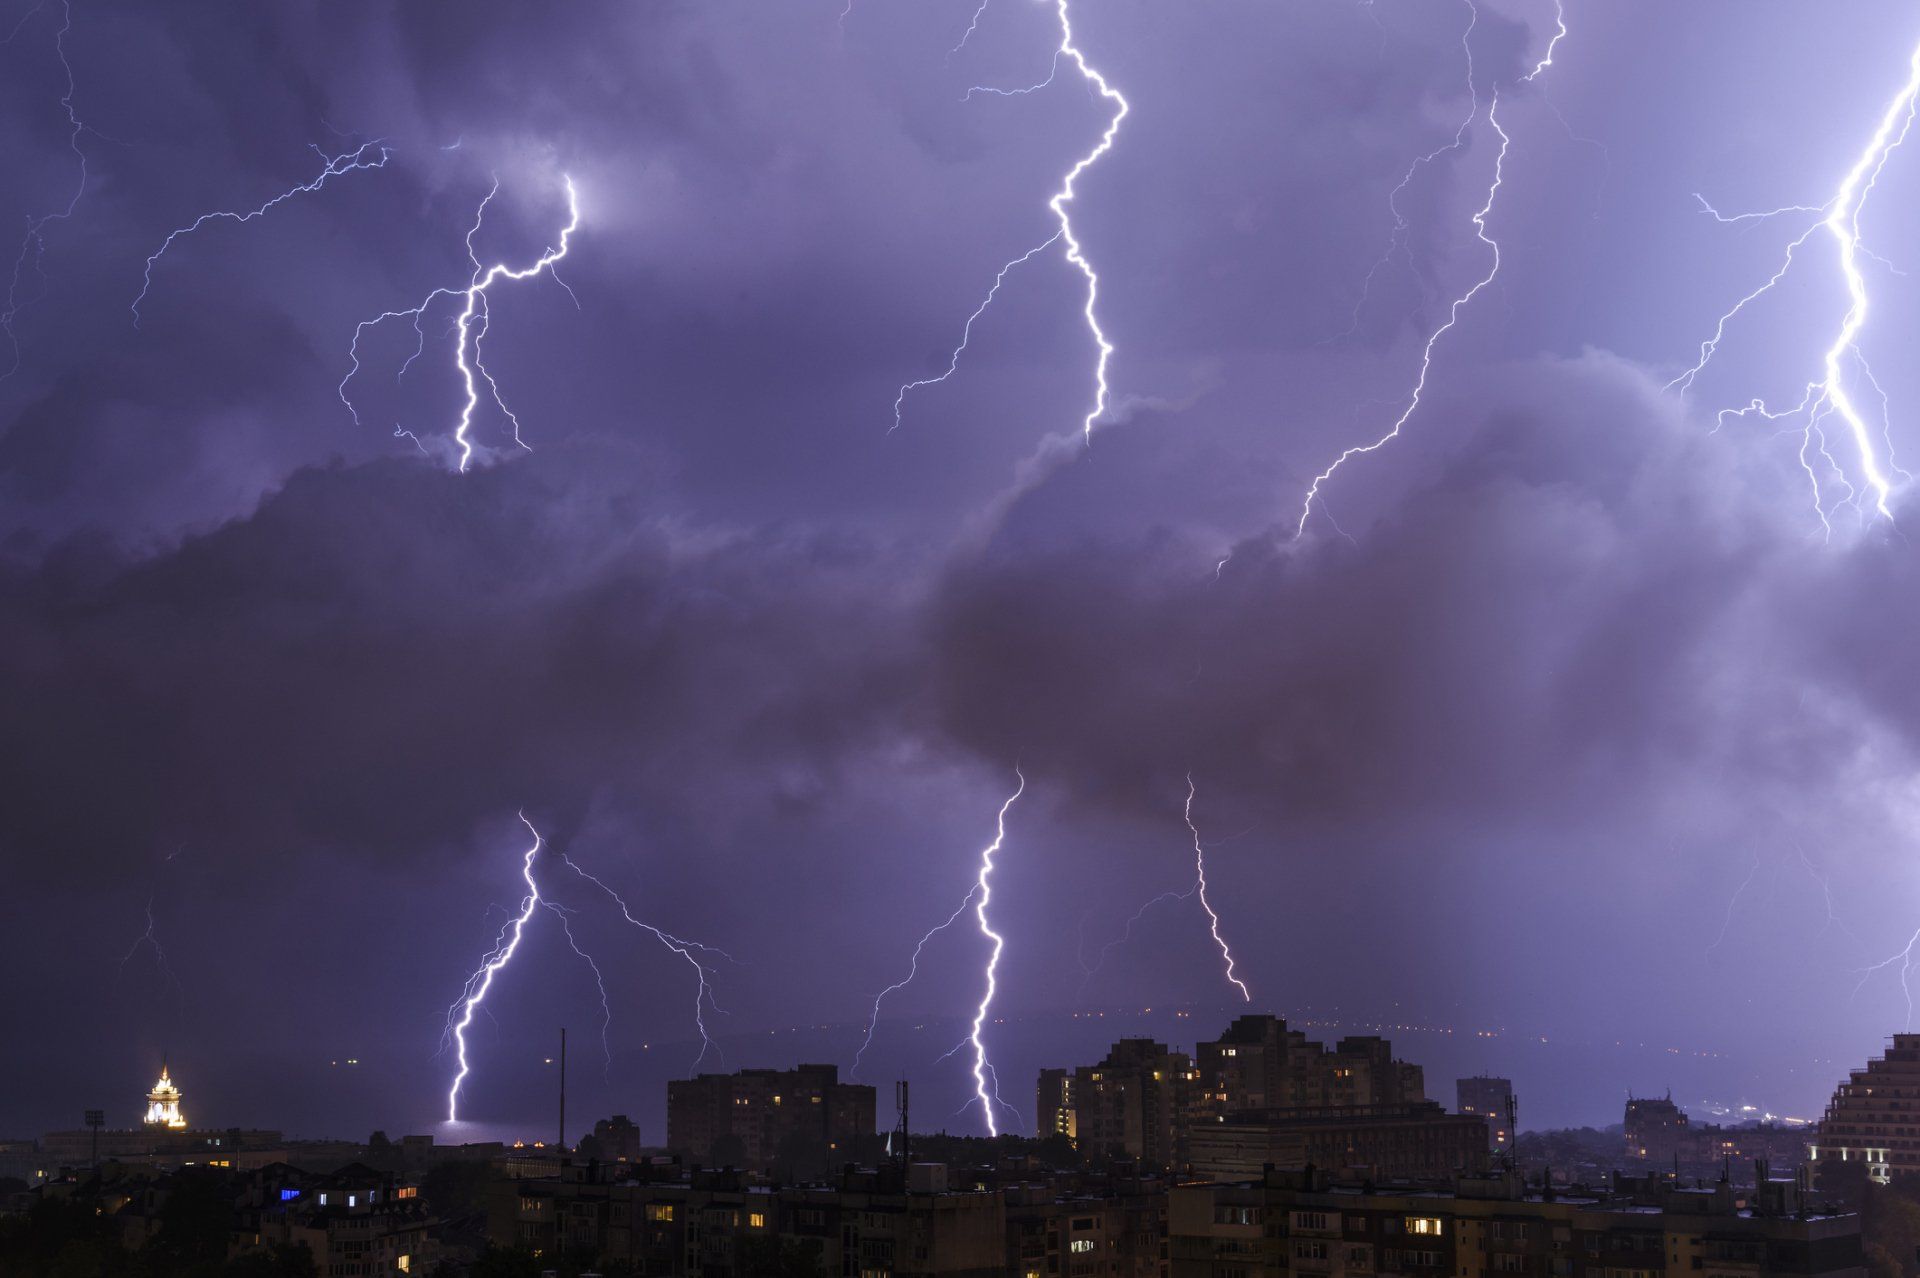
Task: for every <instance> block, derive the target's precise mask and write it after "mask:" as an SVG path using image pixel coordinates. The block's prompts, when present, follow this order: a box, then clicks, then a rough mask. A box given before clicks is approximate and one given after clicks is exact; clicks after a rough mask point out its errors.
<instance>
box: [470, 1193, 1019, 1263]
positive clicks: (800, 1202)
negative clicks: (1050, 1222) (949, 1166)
mask: <svg viewBox="0 0 1920 1278" xmlns="http://www.w3.org/2000/svg"><path fill="white" fill-rule="evenodd" d="M942 1170H944V1169H942ZM487 1233H488V1237H489V1238H490V1239H491V1240H492V1241H493V1242H494V1243H496V1244H497V1245H500V1246H504V1247H522V1248H525V1249H527V1250H529V1251H531V1252H533V1253H534V1254H535V1256H536V1257H549V1256H559V1255H561V1254H569V1255H590V1256H592V1257H593V1258H594V1259H595V1261H596V1263H600V1264H606V1265H609V1266H612V1265H615V1264H620V1265H626V1266H628V1267H629V1268H630V1269H631V1270H632V1271H633V1272H636V1273H640V1274H648V1275H675V1276H676V1278H761V1276H762V1275H765V1274H769V1273H775V1272H778V1271H779V1270H780V1269H781V1267H782V1260H781V1257H782V1256H787V1255H794V1256H801V1257H811V1259H812V1261H813V1263H814V1264H815V1265H817V1266H818V1267H819V1269H820V1270H821V1271H823V1272H825V1273H828V1274H832V1275H836V1278H870V1276H884V1278H1000V1275H1002V1274H1004V1273H1005V1272H1007V1271H1006V1268H1005V1265H1006V1211H1005V1196H1004V1195H1003V1194H1001V1193H1000V1192H998V1191H986V1192H961V1193H954V1192H947V1191H944V1190H939V1189H930V1190H927V1191H925V1192H909V1191H908V1190H907V1187H906V1185H905V1184H904V1183H903V1182H902V1181H901V1179H900V1177H899V1176H898V1174H897V1173H894V1174H889V1173H888V1172H847V1173H845V1174H843V1176H842V1178H841V1180H840V1183H839V1184H837V1185H834V1186H827V1187H822V1186H806V1187H791V1188H781V1189H774V1188H770V1187H768V1186H765V1185H755V1184H752V1183H750V1181H749V1179H748V1178H747V1177H746V1176H744V1175H742V1174H740V1173H738V1172H733V1171H718V1172H715V1171H708V1172H698V1173H693V1174H691V1175H685V1176H682V1175H679V1174H678V1173H677V1171H676V1172H675V1173H674V1174H673V1175H672V1176H671V1177H669V1178H663V1179H658V1180H647V1179H624V1180H619V1181H614V1182H611V1183H609V1182H605V1181H599V1180H595V1179H594V1178H592V1177H590V1176H588V1175H587V1174H586V1173H585V1170H584V1169H583V1168H580V1167H578V1166H572V1167H568V1168H565V1169H563V1174H562V1175H560V1176H557V1177H552V1178H545V1179H539V1180H521V1181H504V1182H502V1183H501V1184H500V1185H498V1186H496V1188H495V1191H494V1193H493V1197H492V1198H491V1200H490V1203H489V1208H488V1219H487Z"/></svg>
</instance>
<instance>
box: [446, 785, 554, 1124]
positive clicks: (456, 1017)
mask: <svg viewBox="0 0 1920 1278" xmlns="http://www.w3.org/2000/svg"><path fill="white" fill-rule="evenodd" d="M520 822H521V824H523V825H525V826H526V827H527V831H528V833H530V834H532V835H533V846H532V847H529V848H528V849H527V853H526V856H525V857H524V858H522V860H521V862H520V876H521V877H522V878H524V879H525V880H526V881H527V895H526V898H525V899H524V900H522V901H521V902H520V913H519V914H517V915H515V916H513V917H512V918H511V919H509V920H508V921H507V923H506V925H505V926H504V927H502V928H501V929H500V938H499V940H497V941H495V942H494V946H493V949H492V950H490V951H489V952H488V953H487V955H486V957H485V958H483V959H482V960H481V961H480V966H479V967H478V968H476V969H474V972H473V975H471V976H469V977H468V978H467V983H466V985H465V986H464V987H463V988H462V989H461V991H460V997H459V999H458V1000H456V1001H455V1003H454V1005H453V1006H452V1007H451V1008H449V1009H448V1010H447V1034H448V1036H449V1037H451V1039H452V1040H453V1046H454V1053H455V1055H456V1057H457V1058H458V1060H459V1064H460V1069H459V1072H458V1073H456V1074H455V1075H454V1076H453V1084H452V1086H450V1087H449V1088H448V1089H447V1121H448V1122H449V1123H457V1122H459V1121H460V1085H461V1084H462V1083H464V1082H466V1081H467V1075H468V1074H469V1073H471V1072H472V1066H471V1065H469V1064H468V1062H467V1027H468V1026H470V1025H472V1024H473V1014H474V1011H475V1010H476V1009H478V1008H479V1006H480V1004H481V1003H483V1002H484V1001H486V997H487V991H488V990H490V989H492V988H493V978H494V976H495V974H496V973H498V972H499V971H500V969H501V968H503V967H505V966H506V965H507V963H508V962H509V961H511V960H512V958H513V954H514V951H515V950H517V949H519V948H520V938H521V936H522V935H523V934H524V933H525V932H526V928H527V920H529V919H531V918H532V917H533V912H534V910H536V909H538V908H539V906H540V887H539V885H538V884H537V883H535V882H534V879H533V859H534V857H536V856H538V855H539V854H540V848H541V846H542V840H541V838H540V831H538V830H536V829H534V828H533V822H531V821H529V820H527V818H526V816H525V815H524V814H523V815H522V816H521V817H520Z"/></svg>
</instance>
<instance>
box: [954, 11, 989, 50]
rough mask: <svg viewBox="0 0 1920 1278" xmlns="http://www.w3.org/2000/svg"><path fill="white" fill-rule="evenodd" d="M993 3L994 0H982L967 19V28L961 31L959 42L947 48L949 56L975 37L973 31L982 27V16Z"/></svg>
mask: <svg viewBox="0 0 1920 1278" xmlns="http://www.w3.org/2000/svg"><path fill="white" fill-rule="evenodd" d="M992 3H993V0H980V5H979V7H978V8H976V9H975V10H974V11H973V17H972V18H970V19H968V21H967V29H966V30H965V31H962V32H961V33H960V41H959V43H957V44H955V45H954V46H953V47H952V48H951V49H949V50H947V54H948V56H949V57H951V56H952V55H953V54H956V53H958V52H960V50H962V49H964V48H966V47H967V41H969V40H971V39H973V33H974V32H975V31H977V30H978V29H979V27H980V16H981V15H982V14H984V13H985V12H986V11H987V6H988V5H989V4H992Z"/></svg>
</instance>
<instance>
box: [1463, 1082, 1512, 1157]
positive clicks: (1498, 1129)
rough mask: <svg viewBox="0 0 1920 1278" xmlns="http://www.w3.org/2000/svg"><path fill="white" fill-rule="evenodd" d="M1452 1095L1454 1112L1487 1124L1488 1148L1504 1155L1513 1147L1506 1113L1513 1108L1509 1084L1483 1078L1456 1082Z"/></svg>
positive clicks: (1510, 1085) (1510, 1083) (1510, 1084)
mask: <svg viewBox="0 0 1920 1278" xmlns="http://www.w3.org/2000/svg"><path fill="white" fill-rule="evenodd" d="M1453 1095H1454V1109H1455V1110H1456V1111H1458V1112H1459V1113H1462V1114H1472V1115H1473V1116H1475V1117H1476V1118H1484V1119H1486V1120H1487V1145H1488V1148H1490V1149H1491V1150H1492V1151H1493V1152H1494V1153H1496V1154H1504V1153H1506V1152H1507V1150H1508V1149H1510V1148H1512V1147H1513V1133H1512V1132H1510V1131H1508V1130H1507V1111H1508V1108H1509V1107H1510V1106H1511V1105H1512V1104H1513V1082H1512V1080H1510V1079H1505V1078H1489V1077H1487V1076H1486V1075H1484V1074H1478V1075H1475V1076H1474V1077H1472V1078H1462V1079H1458V1080H1456V1081H1455V1082H1454V1085H1453Z"/></svg>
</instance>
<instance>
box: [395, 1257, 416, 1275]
mask: <svg viewBox="0 0 1920 1278" xmlns="http://www.w3.org/2000/svg"><path fill="white" fill-rule="evenodd" d="M393 1266H394V1268H396V1269H398V1270H399V1271H400V1272H401V1273H403V1274H410V1273H412V1272H413V1257H412V1256H402V1257H400V1259H398V1260H396V1261H394V1262H393Z"/></svg>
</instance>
